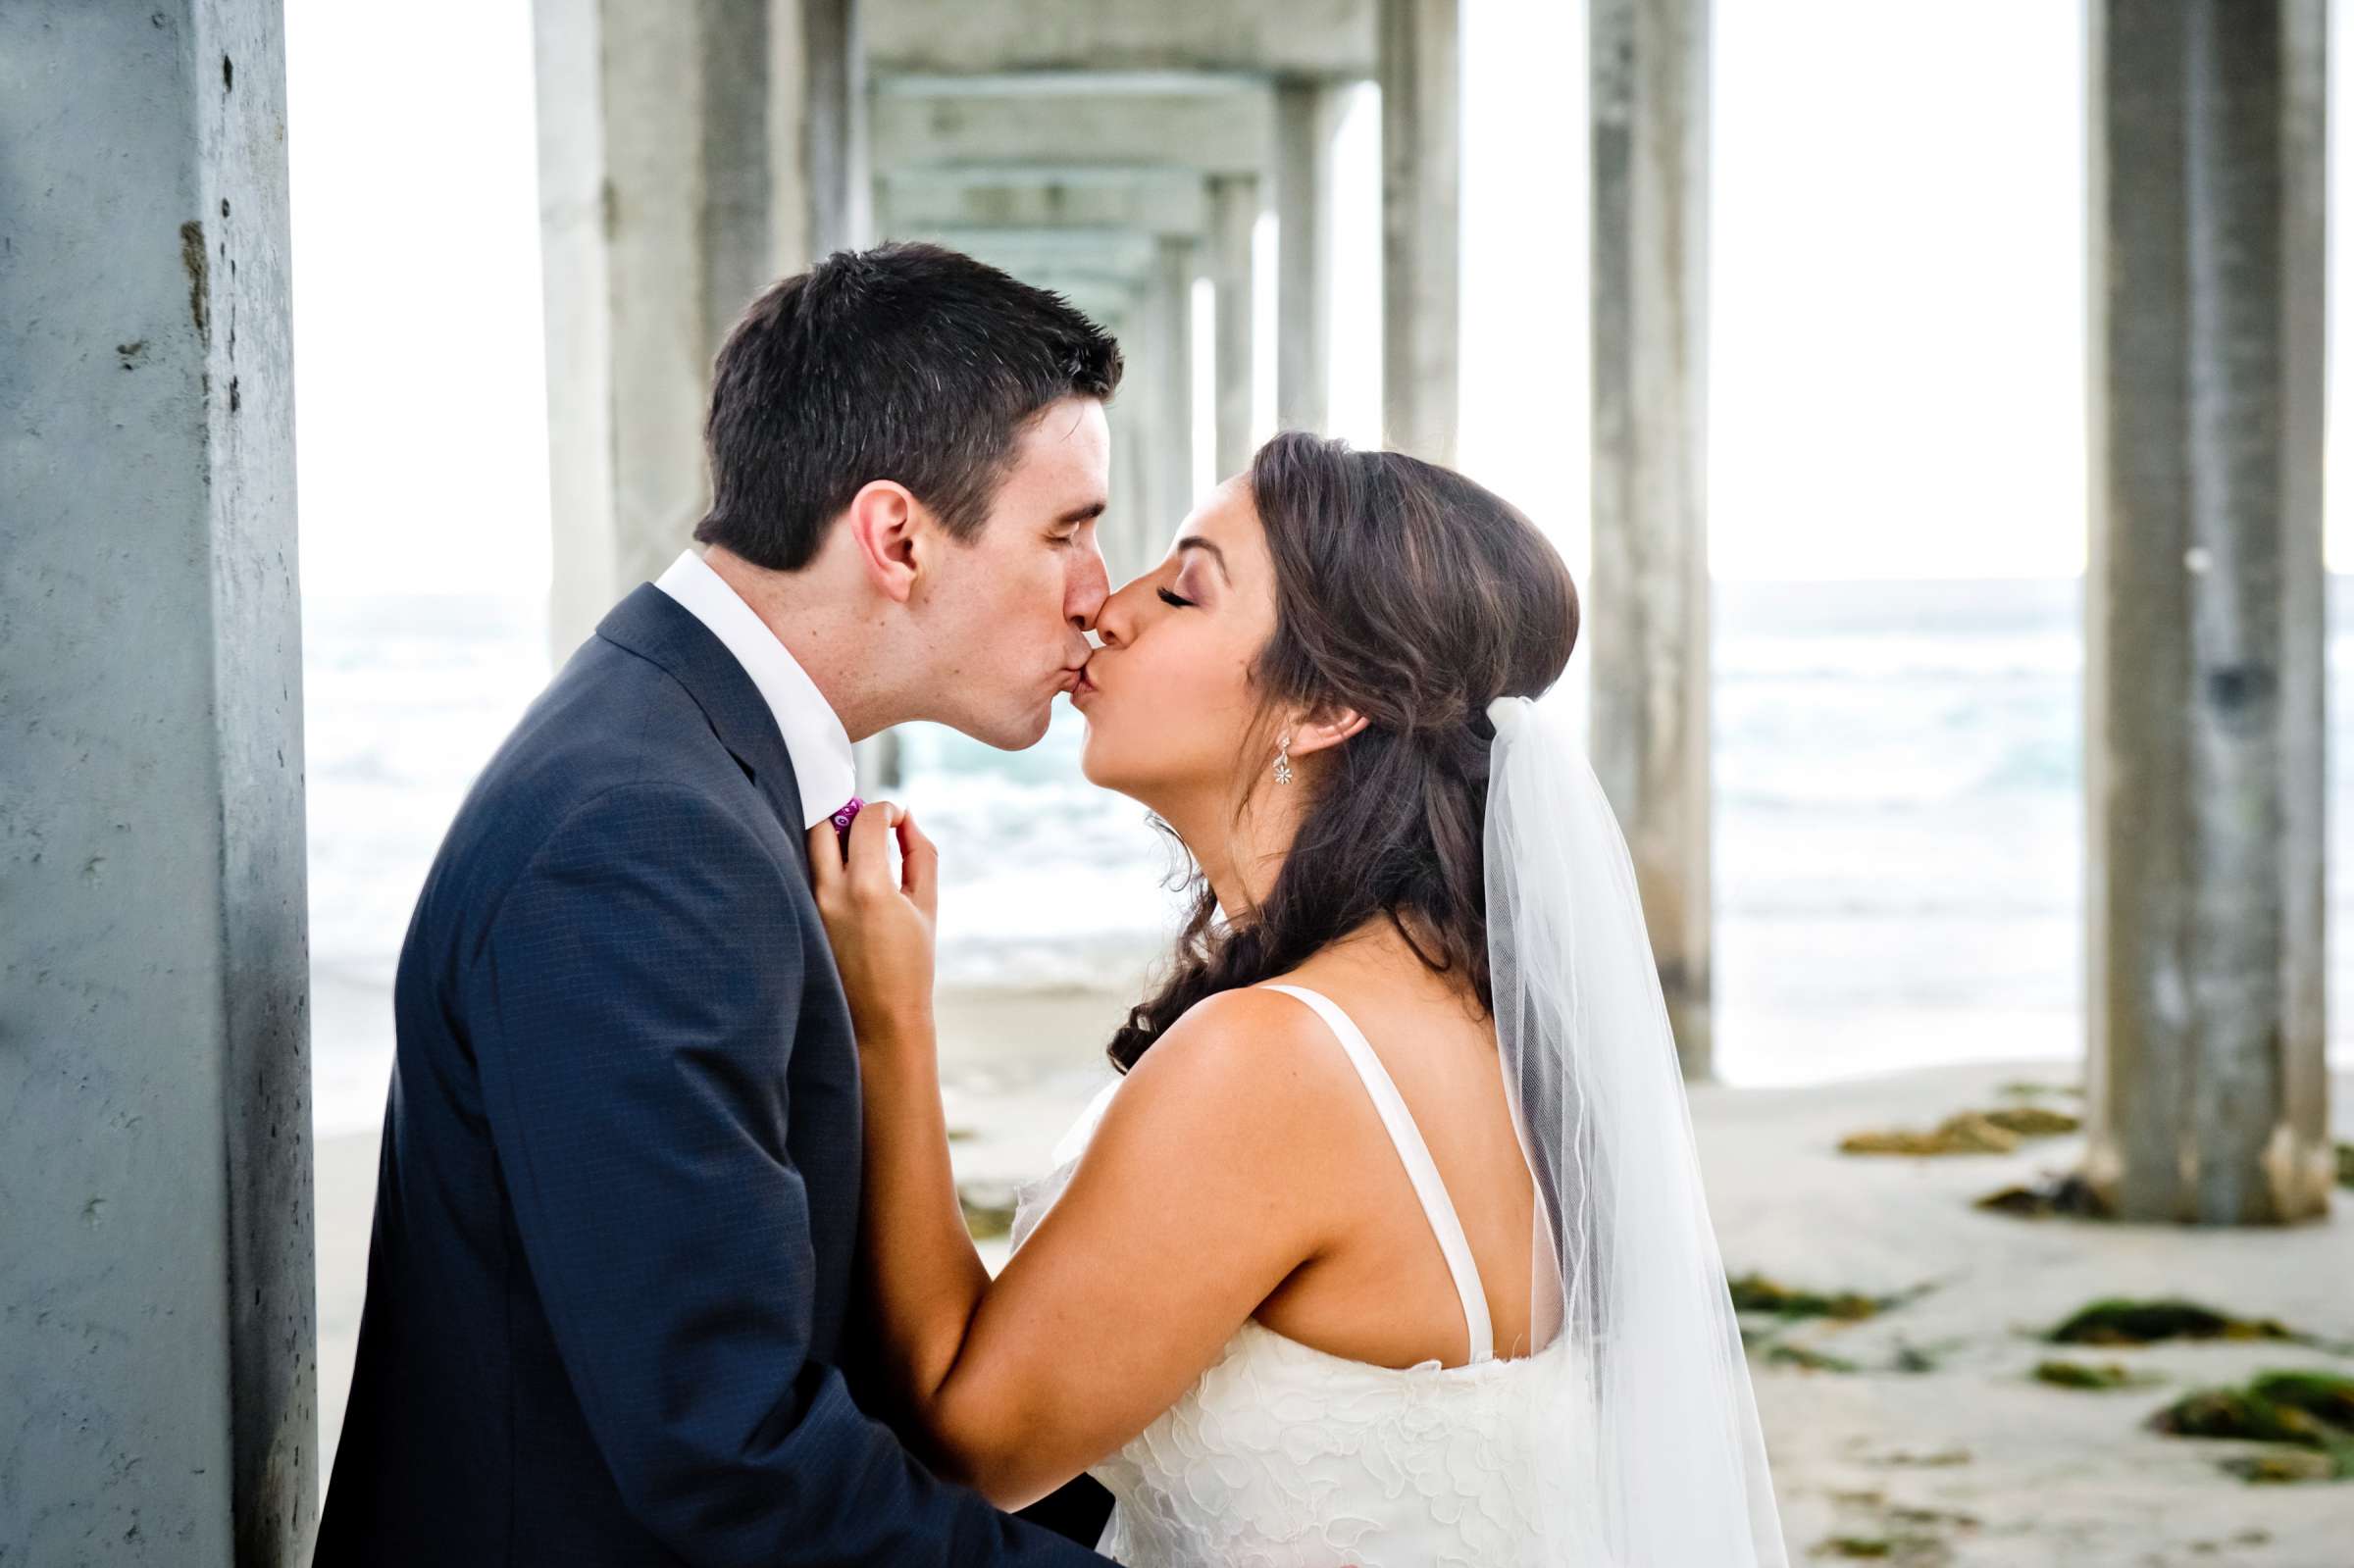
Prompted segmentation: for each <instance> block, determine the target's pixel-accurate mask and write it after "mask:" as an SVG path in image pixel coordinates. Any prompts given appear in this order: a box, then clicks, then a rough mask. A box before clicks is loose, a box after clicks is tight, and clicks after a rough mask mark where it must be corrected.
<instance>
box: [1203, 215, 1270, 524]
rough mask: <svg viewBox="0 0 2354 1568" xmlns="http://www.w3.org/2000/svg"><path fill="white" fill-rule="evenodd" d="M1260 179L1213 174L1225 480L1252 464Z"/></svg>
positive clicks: (1220, 470) (1212, 255)
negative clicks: (1254, 276) (1254, 256)
mask: <svg viewBox="0 0 2354 1568" xmlns="http://www.w3.org/2000/svg"><path fill="white" fill-rule="evenodd" d="M1258 189H1259V182H1258V180H1257V179H1256V178H1255V177H1252V176H1250V175H1213V176H1211V177H1210V180H1209V228H1210V232H1209V277H1210V287H1211V289H1212V290H1213V291H1214V301H1215V303H1214V306H1213V309H1214V311H1215V318H1214V319H1215V324H1216V333H1217V352H1216V355H1215V357H1214V359H1213V362H1212V363H1213V364H1214V366H1215V368H1216V371H1215V373H1216V377H1217V398H1216V402H1215V405H1214V406H1215V408H1216V411H1217V413H1216V421H1217V475H1218V478H1219V480H1220V481H1224V480H1226V479H1228V478H1229V477H1231V476H1233V475H1236V474H1240V473H1241V472H1242V471H1243V470H1244V469H1246V468H1249V467H1250V466H1251V447H1252V441H1251V423H1252V422H1251V413H1252V410H1251V402H1252V392H1253V390H1254V387H1255V384H1256V377H1255V376H1254V370H1255V360H1254V354H1253V347H1254V342H1255V335H1254V332H1253V330H1252V328H1253V325H1254V319H1255V316H1254V311H1253V308H1252V301H1253V297H1254V295H1253V290H1252V274H1251V249H1252V246H1251V241H1252V235H1253V232H1254V230H1255V228H1257V225H1258V206H1259V199H1258Z"/></svg>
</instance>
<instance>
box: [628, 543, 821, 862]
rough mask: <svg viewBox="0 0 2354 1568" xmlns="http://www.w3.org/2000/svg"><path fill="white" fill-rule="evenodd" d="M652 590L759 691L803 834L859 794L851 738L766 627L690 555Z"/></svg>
mask: <svg viewBox="0 0 2354 1568" xmlns="http://www.w3.org/2000/svg"><path fill="white" fill-rule="evenodd" d="M654 586H655V587H657V588H660V589H661V590H662V591H663V592H665V593H667V594H669V595H670V596H671V597H672V598H673V599H676V600H677V601H678V602H679V604H680V605H681V606H682V607H683V608H685V609H686V611H687V613H688V614H690V615H691V616H693V617H694V618H695V619H696V620H697V621H700V622H702V624H703V625H704V626H706V627H709V628H710V629H711V634H712V635H713V636H715V637H717V638H719V640H720V641H721V642H723V643H725V644H727V649H728V651H729V652H730V653H732V654H734V655H736V662H737V663H738V664H741V665H742V666H743V673H744V674H745V675H748V676H750V677H751V678H752V684H753V685H755V686H757V687H759V689H760V695H761V697H762V698H763V699H765V700H766V701H767V703H768V711H769V712H770V713H773V714H775V715H776V718H777V729H778V731H779V733H782V734H783V735H784V736H785V751H786V754H787V755H789V756H790V757H792V758H793V778H794V780H795V781H796V782H797V783H798V784H800V786H801V819H802V820H801V827H802V829H803V831H806V830H808V829H811V828H814V827H816V826H817V825H818V824H819V823H821V822H824V821H825V820H826V819H827V818H829V817H831V816H833V815H834V813H835V812H837V811H840V810H841V809H842V808H843V807H844V806H845V805H847V804H848V803H849V800H850V797H851V796H852V795H854V794H856V793H857V792H858V767H857V764H856V763H855V762H854V761H853V760H852V759H851V755H850V733H849V732H848V731H847V730H844V728H843V727H842V720H841V718H840V717H838V716H837V715H836V714H835V712H834V709H833V707H832V705H831V704H829V703H828V702H827V701H826V697H825V693H824V692H822V691H820V690H818V689H817V683H816V682H814V681H812V680H810V679H809V674H808V672H807V671H805V670H803V669H802V668H801V665H800V661H799V660H797V659H795V658H794V657H793V655H792V653H790V652H789V651H787V649H786V647H785V644H784V643H782V642H780V641H778V640H777V634H776V633H775V632H771V631H770V630H769V629H768V623H767V622H765V621H763V620H761V619H760V617H759V615H758V614H757V613H755V612H754V611H753V609H752V607H751V606H750V605H748V604H746V603H744V602H743V599H742V596H741V595H740V594H738V593H737V591H736V590H735V589H734V588H732V587H729V586H728V583H727V580H726V579H725V578H723V577H721V576H720V575H719V574H718V573H717V572H714V571H712V570H711V567H710V564H709V563H708V562H706V561H705V560H704V559H703V558H702V557H701V556H700V555H698V554H696V553H695V552H694V551H692V550H689V551H687V552H686V553H684V554H682V555H681V556H680V557H679V558H678V559H677V560H676V561H673V562H672V563H671V564H670V570H669V571H667V572H665V573H663V574H662V575H661V577H659V578H657V579H656V580H655V581H654Z"/></svg>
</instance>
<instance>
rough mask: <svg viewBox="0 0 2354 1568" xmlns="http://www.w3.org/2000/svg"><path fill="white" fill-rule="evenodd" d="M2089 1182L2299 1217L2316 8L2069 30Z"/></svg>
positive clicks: (2318, 358) (2132, 16) (2320, 237)
mask: <svg viewBox="0 0 2354 1568" xmlns="http://www.w3.org/2000/svg"><path fill="white" fill-rule="evenodd" d="M2091 17H2092V24H2091V27H2090V34H2089V36H2090V53H2089V65H2090V71H2091V82H2090V99H2091V117H2090V122H2091V138H2090V140H2091V147H2090V152H2091V158H2090V167H2091V178H2090V183H2089V195H2090V200H2091V213H2090V215H2089V223H2088V225H2087V228H2088V231H2089V234H2090V238H2091V244H2092V266H2091V269H2090V277H2091V278H2092V279H2093V288H2092V291H2091V298H2090V312H2089V314H2090V323H2089V325H2090V333H2091V354H2090V358H2091V372H2092V375H2091V388H2092V405H2093V408H2092V414H2093V417H2092V421H2091V430H2092V451H2091V464H2090V472H2091V488H2092V495H2091V502H2092V507H2091V511H2092V529H2091V552H2090V564H2089V569H2088V571H2087V574H2086V579H2085V582H2086V594H2087V603H2086V607H2085V618H2084V630H2085V644H2086V669H2085V692H2086V697H2087V709H2088V711H2087V716H2086V725H2085V730H2086V734H2085V742H2086V752H2087V755H2086V767H2085V784H2086V793H2087V797H2088V805H2089V823H2088V832H2087V835H2086V849H2087V865H2086V903H2087V909H2088V914H2089V916H2090V927H2091V929H2090V933H2089V936H2090V955H2089V964H2088V968H2089V984H2088V986H2087V990H2088V995H2087V1014H2088V1020H2087V1021H2088V1025H2089V1033H2090V1057H2091V1061H2090V1071H2089V1080H2090V1083H2089V1089H2090V1103H2091V1108H2092V1110H2091V1138H2090V1149H2089V1154H2088V1167H2087V1172H2086V1174H2087V1176H2088V1178H2089V1179H2090V1182H2091V1185H2092V1187H2093V1189H2094V1190H2095V1191H2096V1192H2097V1193H2098V1194H2099V1195H2100V1197H2101V1198H2102V1200H2103V1201H2104V1202H2105V1203H2106V1205H2107V1206H2108V1207H2109V1208H2110V1209H2111V1210H2112V1211H2113V1212H2114V1213H2116V1214H2118V1215H2120V1216H2122V1217H2124V1218H2127V1219H2137V1220H2169V1221H2191V1222H2198V1223H2204V1224H2219V1225H2228V1224H2249V1223H2257V1222H2267V1221H2285V1220H2295V1219H2302V1218H2308V1217H2312V1216H2317V1215H2320V1214H2323V1213H2325V1212H2326V1211H2327V1208H2328V1201H2329V1188H2330V1183H2331V1180H2332V1169H2331V1157H2330V1147H2329V1141H2328V1116H2327V1106H2326V1099H2327V1088H2328V1077H2327V1073H2326V1070H2325V1061H2324V1043H2325V1041H2324V1031H2323V996H2322V991H2323V956H2324V946H2323V899H2322V886H2323V869H2322V868H2323V859H2324V849H2325V843H2326V840H2325V838H2324V835H2323V787H2324V778H2323V670H2324V624H2323V616H2324V607H2323V583H2324V578H2323V566H2322V509H2321V493H2322V399H2323V363H2324V361H2323V356H2324V351H2325V338H2326V334H2325V321H2324V308H2323V307H2324V275H2323V263H2324V238H2325V229H2326V211H2327V185H2326V182H2325V146H2326V135H2325V108H2324V105H2325V98H2326V85H2327V68H2326V54H2327V50H2326V35H2327V28H2328V9H2327V6H2326V5H2325V3H2324V0H2249V3H2240V4H2225V3H2223V0H2194V3H2187V4H2183V5H2179V6H2166V7H2146V6H2139V5H2128V4H2125V3H2124V0H2096V3H2095V4H2094V5H2093V7H2092V9H2091Z"/></svg>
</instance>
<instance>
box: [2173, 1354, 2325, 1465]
mask: <svg viewBox="0 0 2354 1568" xmlns="http://www.w3.org/2000/svg"><path fill="white" fill-rule="evenodd" d="M2150 1425H2151V1427H2152V1428H2154V1429H2155V1430H2157V1431H2159V1432H2163V1433H2166V1434H2168V1435H2169V1436H2172V1437H2177V1438H2228V1439H2235V1440H2238V1441H2241V1442H2266V1443H2274V1444H2277V1445H2278V1446H2277V1447H2276V1448H2275V1449H2274V1450H2273V1451H2271V1452H2269V1453H2264V1452H2260V1453H2256V1454H2252V1455H2247V1454H2243V1455H2234V1456H2233V1457H2231V1458H2229V1459H2226V1460H2225V1461H2224V1466H2225V1468H2226V1469H2227V1470H2229V1471H2230V1472H2231V1473H2232V1474H2234V1475H2237V1476H2239V1477H2241V1478H2242V1479H2244V1480H2248V1481H2267V1482H2288V1481H2329V1480H2335V1481H2344V1480H2348V1479H2354V1378H2344V1377H2339V1376H2336V1375H2335V1374H2332V1373H2327V1372H2267V1373H2263V1374H2261V1375H2259V1376H2258V1377H2256V1378H2255V1379H2253V1380H2251V1381H2250V1382H2249V1383H2248V1385H2247V1386H2246V1387H2245V1388H2239V1389H2232V1388H2219V1389H2201V1390H2199V1391H2197V1392H2195V1393H2188V1394H2185V1395H2183V1396H2182V1397H2181V1398H2179V1399H2176V1400H2175V1402H2174V1403H2172V1404H2170V1405H2168V1406H2166V1408H2164V1409H2162V1410H2160V1411H2159V1412H2158V1413H2157V1414H2156V1415H2154V1416H2152V1417H2151V1418H2150Z"/></svg>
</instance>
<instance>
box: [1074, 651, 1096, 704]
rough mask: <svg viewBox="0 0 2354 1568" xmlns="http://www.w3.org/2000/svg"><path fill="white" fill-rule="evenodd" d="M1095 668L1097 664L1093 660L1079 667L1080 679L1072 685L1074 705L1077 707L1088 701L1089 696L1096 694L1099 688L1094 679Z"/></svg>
mask: <svg viewBox="0 0 2354 1568" xmlns="http://www.w3.org/2000/svg"><path fill="white" fill-rule="evenodd" d="M1094 669H1095V665H1094V661H1092V660H1091V661H1089V662H1088V663H1086V664H1083V665H1081V666H1080V667H1079V679H1078V681H1077V682H1076V683H1073V685H1072V686H1071V706H1072V707H1074V708H1076V707H1079V706H1081V705H1082V704H1084V703H1085V702H1086V701H1087V699H1088V698H1090V697H1092V696H1094V695H1095V694H1096V692H1097V690H1098V689H1099V688H1098V686H1097V685H1096V683H1095V681H1094V680H1093V679H1092V675H1093V672H1094Z"/></svg>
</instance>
